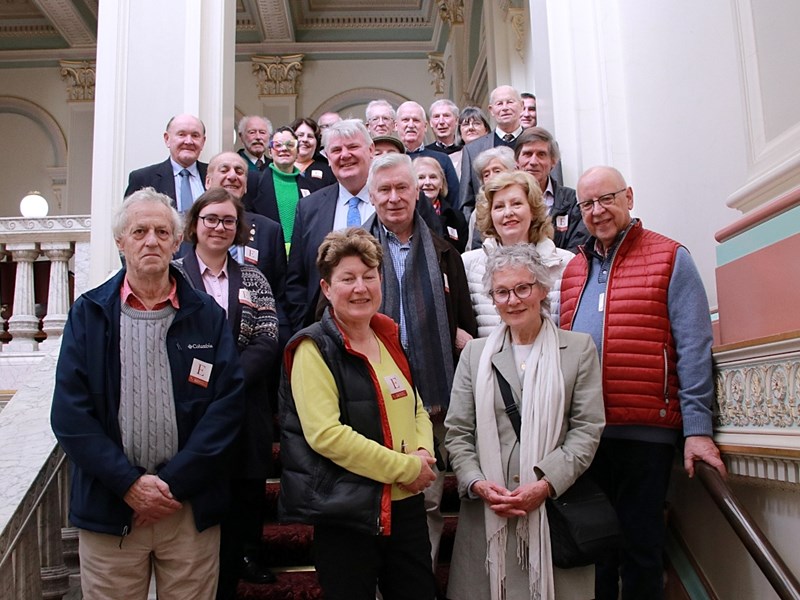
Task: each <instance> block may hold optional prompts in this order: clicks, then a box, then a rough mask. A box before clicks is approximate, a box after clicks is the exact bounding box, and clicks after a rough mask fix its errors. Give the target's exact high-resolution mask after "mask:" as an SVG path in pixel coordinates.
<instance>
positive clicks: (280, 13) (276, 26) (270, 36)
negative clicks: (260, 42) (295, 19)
mask: <svg viewBox="0 0 800 600" xmlns="http://www.w3.org/2000/svg"><path fill="white" fill-rule="evenodd" d="M254 4H255V8H256V15H255V17H256V18H257V19H258V25H259V28H260V29H261V31H262V35H263V37H264V39H265V40H270V41H271V42H292V41H294V31H293V29H292V24H291V18H290V16H289V12H288V10H289V6H288V3H287V2H285V1H284V0H256V1H255V2H254ZM237 26H238V23H237Z"/></svg>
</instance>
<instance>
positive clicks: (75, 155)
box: [50, 60, 96, 215]
mask: <svg viewBox="0 0 800 600" xmlns="http://www.w3.org/2000/svg"><path fill="white" fill-rule="evenodd" d="M59 66H60V67H61V79H63V80H64V81H65V82H66V83H67V86H66V90H67V105H68V106H69V132H68V135H69V162H68V163H67V166H66V168H61V169H58V170H50V177H51V179H52V181H53V193H54V201H55V207H54V208H55V209H56V210H55V213H56V214H73V215H74V214H86V213H88V212H89V211H90V210H91V196H92V147H93V143H92V136H93V134H94V91H95V72H96V64H95V63H94V61H88V60H84V61H77V60H62V61H59Z"/></svg>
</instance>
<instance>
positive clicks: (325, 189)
mask: <svg viewBox="0 0 800 600" xmlns="http://www.w3.org/2000/svg"><path fill="white" fill-rule="evenodd" d="M488 110H489V114H490V116H491V118H492V120H493V121H494V123H495V127H494V129H492V127H491V125H490V122H489V119H488V118H487V116H486V115H485V114H484V112H483V110H482V109H480V108H478V107H466V108H464V109H462V110H460V111H459V109H458V107H457V106H456V105H455V103H453V102H452V101H450V100H437V101H436V102H434V103H433V105H432V106H431V107H430V110H429V113H428V114H426V111H425V109H424V108H423V107H422V106H421V105H420V104H418V103H416V102H413V101H408V102H404V103H402V104H401V105H400V106H398V107H396V108H395V107H394V106H392V104H390V103H389V102H387V101H386V100H381V99H377V100H375V101H373V102H370V103H369V104H368V106H367V109H366V115H365V119H364V120H363V121H362V120H360V119H341V118H340V117H339V115H337V114H335V113H325V114H323V115H321V116H320V118H319V120H318V121H315V120H313V119H310V118H300V119H297V120H295V121H294V122H292V123H291V124H289V125H287V126H283V127H278V128H277V129H274V130H273V128H272V124H271V123H270V122H269V120H267V119H266V118H264V117H260V116H247V117H244V118H243V119H242V120H241V121H240V123H239V127H238V134H239V138H240V140H241V142H242V146H243V147H242V149H241V150H239V152H238V153H235V152H223V153H221V154H218V155H216V156H214V157H213V158H212V159H211V160H210V162H209V163H208V164H204V163H202V162H200V161H199V156H200V153H201V152H202V150H203V146H204V143H205V129H204V126H203V124H202V122H201V121H200V120H199V119H198V118H196V117H194V116H192V115H178V116H175V117H173V118H172V119H170V121H169V122H168V124H167V127H166V131H165V133H164V141H165V144H166V146H167V148H168V150H169V154H170V156H169V158H168V159H167V160H166V161H164V162H161V163H157V164H154V165H151V166H149V167H144V168H142V169H138V170H135V171H133V172H131V174H130V176H129V181H128V188H127V190H126V192H125V196H126V198H125V200H124V202H123V203H122V205H121V207H120V209H119V211H118V212H117V215H116V217H115V221H114V238H115V240H116V243H117V246H118V248H119V250H120V253H121V255H122V258H123V259H124V260H123V268H122V269H121V270H120V271H119V273H117V274H116V275H115V276H114V277H113V278H112V279H110V280H108V281H107V282H106V283H104V284H102V285H101V286H100V287H98V288H96V289H94V290H91V291H90V292H87V293H85V294H84V295H83V296H81V297H80V298H79V299H78V300H77V301H76V302H75V305H74V306H73V308H72V310H71V312H70V317H69V320H68V323H67V325H66V327H65V331H64V337H63V342H62V351H61V356H60V359H59V363H58V368H57V373H56V387H55V392H54V398H53V409H52V425H53V430H54V432H55V434H56V436H57V438H58V440H59V442H60V443H61V445H62V447H63V448H64V451H65V452H66V454H67V455H68V456H69V458H70V459H71V461H72V463H73V471H72V492H71V501H70V519H71V521H72V523H73V524H75V525H76V526H77V527H78V528H79V530H80V558H81V581H82V586H83V593H84V597H86V598H108V597H125V598H144V597H146V593H147V589H148V586H149V583H150V577H151V573H153V574H154V576H155V580H156V585H157V590H158V595H159V598H165V599H168V598H185V597H192V598H213V597H216V598H218V599H224V598H233V597H235V593H236V585H237V582H238V580H239V579H240V578H243V579H246V580H248V581H254V582H258V583H268V582H271V581H274V575H273V574H272V573H271V572H270V570H269V568H268V565H266V564H264V562H263V560H262V557H261V556H260V553H259V548H260V536H261V525H262V523H263V518H264V513H263V502H264V480H265V478H266V477H267V476H268V475H269V473H270V468H271V466H270V463H271V454H272V442H273V433H272V417H273V409H274V408H276V406H277V411H278V415H279V423H280V436H281V437H280V442H281V463H282V473H281V494H280V499H279V516H280V518H281V519H282V520H284V521H287V522H302V523H308V524H312V525H313V526H314V550H315V551H314V556H315V567H316V570H317V574H318V577H319V582H320V585H321V587H322V588H323V591H324V594H325V597H326V598H329V599H337V598H342V599H344V598H347V599H353V598H363V599H366V598H370V599H371V598H374V597H375V594H376V589H377V590H379V591H380V593H381V595H382V597H383V598H385V599H386V600H393V599H425V598H429V599H433V598H435V597H436V596H437V593H438V594H439V595H440V596H444V595H446V597H447V598H450V599H451V600H467V599H469V600H472V599H481V598H485V599H487V600H490V599H491V600H497V599H499V598H523V597H525V598H527V597H530V598H534V597H535V598H550V599H552V598H570V599H571V598H576V599H577V598H597V599H598V600H611V599H616V598H618V596H619V593H620V589H621V592H622V597H623V598H626V599H634V598H648V599H649V598H661V597H663V565H662V554H663V549H664V543H665V531H664V522H663V504H664V500H665V498H666V493H667V485H668V482H669V477H670V470H671V466H672V461H673V456H674V452H675V448H676V447H677V446H678V445H679V442H682V445H683V455H684V463H685V467H686V470H687V471H688V472H689V474H690V475H692V474H693V469H694V462H695V461H696V460H704V461H707V462H709V463H710V464H712V465H713V466H715V467H716V468H718V469H719V470H720V471H722V472H723V473H724V470H725V469H724V465H723V463H722V461H721V459H720V456H719V452H718V450H717V448H716V446H715V445H714V443H713V440H712V437H711V436H712V420H711V405H712V400H713V380H712V374H711V342H712V336H711V324H710V319H709V314H708V303H707V300H706V296H705V291H704V288H703V285H702V281H701V279H700V277H699V274H698V272H697V269H696V268H695V266H694V263H693V262H692V259H691V257H690V255H689V253H688V252H687V250H686V249H685V248H684V247H683V246H681V245H680V244H679V243H677V242H675V241H673V240H670V239H668V238H666V237H664V236H661V235H659V234H657V233H655V232H653V231H650V230H647V229H644V227H643V225H642V222H641V221H640V220H639V219H637V218H634V217H633V216H632V215H631V210H632V208H633V197H634V196H633V189H632V188H631V187H630V186H629V185H628V184H627V183H626V182H625V180H624V177H623V175H622V174H621V173H620V172H618V171H617V170H616V169H614V168H612V167H607V166H602V167H594V168H591V169H589V170H587V171H586V172H585V173H583V175H581V177H580V178H579V180H578V184H577V189H572V188H569V187H567V186H564V185H563V184H562V183H561V181H560V174H559V173H560V171H559V169H558V163H559V160H560V155H559V149H558V144H557V143H556V141H555V139H554V138H553V136H552V135H551V134H550V133H549V132H548V131H547V130H545V129H543V128H541V127H537V123H536V98H535V97H534V96H533V95H532V94H520V93H519V92H518V91H517V90H515V89H514V88H512V87H510V86H500V87H498V88H496V89H495V90H493V91H492V93H491V96H490V103H489V106H488ZM429 127H430V130H431V132H432V134H433V137H434V141H433V142H432V143H429V144H428V145H425V140H426V135H427V130H428V128H429ZM512 413H516V414H517V415H518V419H519V421H518V423H519V427H517V426H516V425H515V424H514V422H513V421H512V419H511V418H510V416H509V415H510V414H512ZM448 465H449V466H450V467H451V468H452V470H453V471H454V472H455V475H456V477H457V479H458V490H459V494H460V497H461V510H460V514H459V522H458V528H457V533H456V539H455V545H454V549H453V556H452V560H451V567H450V575H449V584H448V589H447V590H446V591H445V590H439V591H438V592H437V590H436V585H435V579H434V571H435V569H436V563H437V559H438V550H439V541H440V539H441V535H442V528H443V517H442V514H441V512H440V503H441V499H442V493H443V489H444V473H445V471H446V469H447V467H448ZM584 472H588V473H589V475H590V476H591V477H592V478H593V479H595V480H596V481H597V483H598V484H599V485H600V486H601V488H602V489H603V490H604V492H605V493H606V494H607V495H608V497H609V499H610V501H611V503H612V504H613V506H614V507H615V509H616V510H617V513H618V516H619V519H620V523H621V527H622V530H623V533H624V537H625V545H624V547H623V548H622V549H621V550H619V551H614V552H613V553H609V555H608V556H607V558H606V559H604V560H603V561H601V562H600V563H598V564H596V565H595V566H593V567H583V568H577V569H568V570H567V569H558V568H554V567H553V564H552V560H551V540H550V536H549V526H548V521H547V518H546V509H545V504H544V501H545V500H546V499H547V498H548V497H557V496H559V495H561V494H562V493H564V492H565V491H566V490H568V489H569V488H570V486H571V485H572V484H573V482H575V481H576V479H577V478H578V477H580V476H581V475H582V474H583V473H584Z"/></svg>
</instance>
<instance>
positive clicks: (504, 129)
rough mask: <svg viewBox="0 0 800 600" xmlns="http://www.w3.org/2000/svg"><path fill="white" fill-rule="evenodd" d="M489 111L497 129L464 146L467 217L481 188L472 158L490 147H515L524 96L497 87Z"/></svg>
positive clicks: (463, 185) (462, 199) (463, 186)
mask: <svg viewBox="0 0 800 600" xmlns="http://www.w3.org/2000/svg"><path fill="white" fill-rule="evenodd" d="M489 113H490V114H491V115H492V118H493V119H494V121H495V124H496V129H495V130H494V131H492V132H489V133H487V134H486V135H484V136H482V137H479V138H478V139H477V140H474V141H472V142H470V143H469V144H467V145H466V146H464V151H463V152H462V153H461V195H460V196H459V205H458V206H459V208H461V209H462V210H463V211H464V213H465V214H466V215H467V216H469V214H470V213H471V212H472V211H473V210H474V209H475V195H476V194H477V193H478V191H479V190H480V189H481V181H480V179H479V178H478V174H477V173H475V170H474V169H473V168H472V161H473V160H475V159H476V158H477V157H478V155H479V154H480V153H481V152H483V151H484V150H488V149H489V148H495V147H497V146H509V147H511V148H514V146H515V145H516V140H517V138H518V137H519V135H520V134H521V133H522V124H521V122H520V117H521V115H522V97H521V96H520V95H519V92H518V91H517V90H515V89H514V88H513V87H511V86H510V85H501V86H500V87H496V88H495V89H494V90H492V93H491V95H490V96H489Z"/></svg>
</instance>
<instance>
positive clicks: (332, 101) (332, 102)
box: [311, 87, 410, 118]
mask: <svg viewBox="0 0 800 600" xmlns="http://www.w3.org/2000/svg"><path fill="white" fill-rule="evenodd" d="M375 98H383V99H384V100H386V101H387V102H389V104H392V105H393V106H400V105H401V104H402V103H403V102H406V101H407V100H410V98H406V97H405V96H401V95H400V94H398V93H397V92H393V91H391V90H387V89H384V88H372V87H369V88H368V87H363V88H353V89H351V90H347V91H345V92H341V93H339V94H336V95H334V96H331V97H330V98H328V99H327V100H325V101H324V102H322V103H321V104H320V105H319V106H317V108H315V109H314V110H313V111H312V112H311V115H312V116H314V117H315V118H316V117H318V116H319V115H321V114H322V113H324V112H329V111H331V112H341V111H343V110H344V109H346V108H349V107H351V106H353V105H356V104H367V103H368V102H369V101H370V100H374V99H375ZM342 116H343V117H345V115H342ZM362 117H363V115H361V116H356V115H347V116H346V118H362Z"/></svg>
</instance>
